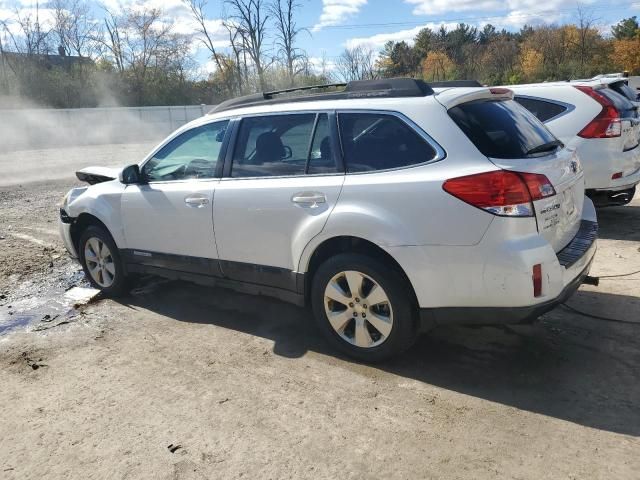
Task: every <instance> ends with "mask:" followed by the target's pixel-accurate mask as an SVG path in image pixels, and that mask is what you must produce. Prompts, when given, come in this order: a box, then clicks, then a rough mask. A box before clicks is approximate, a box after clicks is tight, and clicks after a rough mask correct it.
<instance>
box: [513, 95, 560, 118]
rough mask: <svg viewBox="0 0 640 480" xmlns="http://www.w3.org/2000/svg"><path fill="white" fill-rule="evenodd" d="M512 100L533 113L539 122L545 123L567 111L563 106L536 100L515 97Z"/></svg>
mask: <svg viewBox="0 0 640 480" xmlns="http://www.w3.org/2000/svg"><path fill="white" fill-rule="evenodd" d="M514 100H515V101H516V102H518V103H519V104H520V105H522V106H523V107H524V108H526V109H527V110H529V111H530V112H531V113H533V114H534V115H535V116H536V117H537V118H538V120H540V121H541V122H546V121H547V120H550V119H552V118H554V117H557V116H558V115H560V114H561V113H564V112H566V111H567V107H565V106H564V105H559V104H557V103H554V102H547V101H545V100H540V99H537V98H527V97H515V98H514Z"/></svg>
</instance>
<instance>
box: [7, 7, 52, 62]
mask: <svg viewBox="0 0 640 480" xmlns="http://www.w3.org/2000/svg"><path fill="white" fill-rule="evenodd" d="M13 17H14V18H13V19H12V23H13V24H15V25H17V26H18V28H19V30H20V33H19V34H18V35H15V34H14V33H12V29H11V28H10V27H9V20H3V21H2V22H0V23H1V24H2V27H3V30H4V31H5V33H6V34H7V36H8V38H9V40H10V42H11V48H12V49H13V50H14V51H15V52H18V53H21V54H24V55H38V54H44V53H49V50H50V46H49V43H48V40H49V35H50V33H51V32H50V30H48V29H47V28H46V27H44V26H43V25H41V24H40V7H39V5H38V4H36V8H35V11H28V12H27V13H24V11H21V10H20V9H18V8H16V9H15V11H14V15H13Z"/></svg>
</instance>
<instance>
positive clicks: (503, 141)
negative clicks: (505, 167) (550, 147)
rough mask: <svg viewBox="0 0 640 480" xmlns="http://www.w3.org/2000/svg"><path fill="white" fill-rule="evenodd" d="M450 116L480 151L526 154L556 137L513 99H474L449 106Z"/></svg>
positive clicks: (497, 155)
mask: <svg viewBox="0 0 640 480" xmlns="http://www.w3.org/2000/svg"><path fill="white" fill-rule="evenodd" d="M449 116H450V117H451V118H452V119H453V121H454V122H455V123H456V125H458V127H460V129H461V130H462V131H463V132H464V134H465V135H466V136H467V137H468V138H469V140H471V142H472V143H473V144H474V145H475V146H476V148H477V149H478V150H480V152H481V153H482V154H483V155H486V156H487V157H491V158H526V157H527V156H528V152H529V151H531V150H533V149H534V148H536V147H539V146H541V145H544V144H547V143H550V142H553V141H555V140H556V138H555V137H554V136H553V134H552V133H551V132H550V131H549V130H547V128H546V127H545V126H544V125H543V124H542V123H541V122H540V120H538V119H537V118H536V117H535V116H534V115H533V114H532V113H531V112H529V111H528V110H527V109H526V108H524V107H523V106H521V105H519V104H518V103H517V102H515V101H514V100H506V101H505V100H503V101H494V100H477V101H473V102H468V103H463V104H461V105H457V106H455V107H453V108H451V109H449Z"/></svg>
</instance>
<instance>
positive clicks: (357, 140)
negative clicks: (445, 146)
mask: <svg viewBox="0 0 640 480" xmlns="http://www.w3.org/2000/svg"><path fill="white" fill-rule="evenodd" d="M338 123H339V128H340V139H341V141H342V150H343V153H344V159H345V164H346V169H347V173H354V172H369V171H375V170H390V169H395V168H403V167H409V166H411V165H418V164H421V163H425V162H428V161H431V160H434V159H435V158H436V157H437V152H436V150H435V148H434V147H432V146H431V145H429V143H427V142H426V141H425V140H424V139H423V138H422V137H421V136H420V135H419V134H418V133H417V132H416V131H415V130H414V129H413V128H411V127H410V126H409V125H407V124H406V123H405V122H404V121H402V120H401V119H400V118H398V117H396V116H395V115H390V114H384V113H339V114H338Z"/></svg>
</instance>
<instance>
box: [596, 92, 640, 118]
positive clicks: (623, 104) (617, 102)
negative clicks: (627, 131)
mask: <svg viewBox="0 0 640 480" xmlns="http://www.w3.org/2000/svg"><path fill="white" fill-rule="evenodd" d="M598 93H601V94H602V95H604V96H605V97H607V98H608V99H609V100H611V103H613V105H614V107H616V109H617V110H618V111H619V112H620V117H622V118H636V117H637V116H638V113H637V112H636V108H635V107H634V106H633V103H631V102H630V101H629V99H628V98H627V97H623V96H622V95H620V94H619V93H618V92H616V91H614V90H612V89H610V88H601V89H600V90H598Z"/></svg>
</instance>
